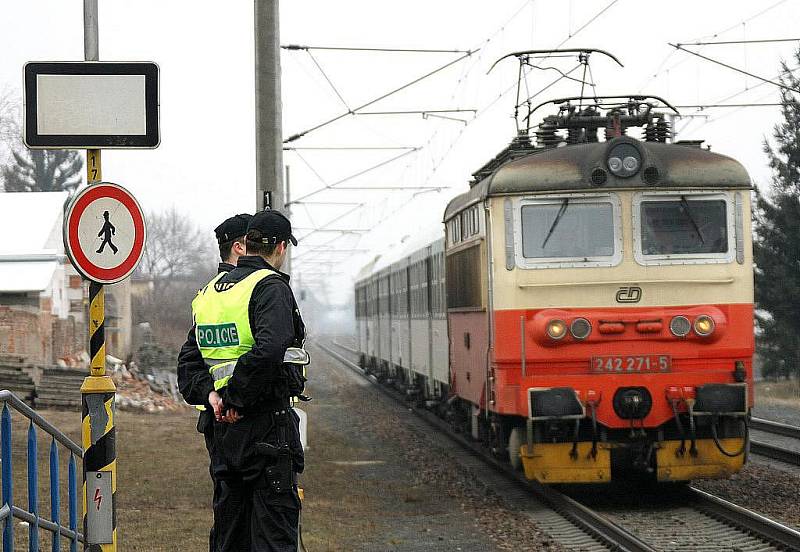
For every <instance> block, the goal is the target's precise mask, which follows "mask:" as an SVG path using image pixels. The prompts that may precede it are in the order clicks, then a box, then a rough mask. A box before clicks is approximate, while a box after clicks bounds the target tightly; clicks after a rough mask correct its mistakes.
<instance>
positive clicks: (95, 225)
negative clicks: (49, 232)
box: [64, 182, 145, 284]
mask: <svg viewBox="0 0 800 552" xmlns="http://www.w3.org/2000/svg"><path fill="white" fill-rule="evenodd" d="M144 243H145V224H144V215H143V214H142V209H141V207H139V203H138V202H137V201H136V199H135V198H134V197H133V196H132V195H131V193H130V192H128V190H126V189H125V188H123V187H122V186H119V185H118V184H112V183H110V182H100V183H98V184H92V185H90V186H87V187H86V188H84V189H83V190H82V191H81V192H79V193H78V194H77V195H76V196H75V197H74V198H73V199H72V201H71V202H70V204H69V207H67V213H66V215H65V216H64V246H65V248H66V250H67V255H69V258H70V260H71V261H72V264H73V265H74V266H75V268H76V269H77V270H78V272H80V273H81V274H83V275H84V276H85V277H86V278H88V279H90V280H93V281H95V282H99V283H101V284H113V283H115V282H119V281H120V280H124V279H125V278H127V277H128V276H129V275H130V273H131V272H133V270H134V269H135V268H136V265H137V264H139V260H140V259H141V258H142V253H144Z"/></svg>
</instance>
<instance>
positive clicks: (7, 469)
mask: <svg viewBox="0 0 800 552" xmlns="http://www.w3.org/2000/svg"><path fill="white" fill-rule="evenodd" d="M0 403H2V404H3V410H2V413H0V476H2V495H3V496H2V498H3V502H2V507H0V522H2V524H3V549H2V551H3V552H13V550H14V518H17V519H21V520H23V521H26V522H27V523H28V550H29V552H40V549H39V529H44V530H45V531H49V532H50V533H52V535H53V540H52V543H53V545H52V551H53V552H59V551H60V550H61V537H64V538H65V539H67V542H68V543H69V550H70V552H77V551H78V543H79V542H81V543H82V542H84V538H83V534H82V533H80V532H79V531H78V479H77V468H76V464H77V460H76V458H83V450H82V449H81V447H80V446H79V445H77V444H76V443H75V442H74V441H72V440H71V439H70V438H69V437H67V436H66V435H65V434H64V433H63V432H61V431H59V430H58V428H56V427H55V426H54V425H52V424H51V423H50V422H48V421H47V420H45V419H44V418H42V416H40V415H39V414H38V413H37V412H36V411H35V410H33V409H32V408H31V407H29V406H28V405H27V404H25V403H24V402H23V401H22V400H21V399H20V398H19V397H17V396H16V395H14V393H12V392H11V391H0ZM12 409H13V410H16V411H17V412H19V413H20V414H22V415H23V416H24V417H25V418H27V419H28V509H27V510H23V509H22V508H19V507H18V506H15V505H14V484H13V460H12V455H11V410H12ZM37 428H39V429H41V430H42V431H44V432H45V433H46V434H48V435H50V437H51V439H50V481H49V483H50V519H46V518H43V517H41V516H40V514H39V465H38V462H37V459H38V444H37ZM59 446H63V447H64V448H65V449H66V451H67V452H68V453H69V463H68V474H67V485H68V497H67V499H68V508H69V522H68V523H69V525H68V526H64V525H61V490H60V489H61V484H60V483H61V481H60V475H59V472H60V469H59Z"/></svg>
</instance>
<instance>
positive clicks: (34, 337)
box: [0, 192, 131, 364]
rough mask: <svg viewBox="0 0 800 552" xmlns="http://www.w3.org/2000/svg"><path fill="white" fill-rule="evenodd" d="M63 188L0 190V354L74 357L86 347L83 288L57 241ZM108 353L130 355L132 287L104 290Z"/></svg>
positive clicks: (39, 359) (38, 359)
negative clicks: (43, 190) (28, 190)
mask: <svg viewBox="0 0 800 552" xmlns="http://www.w3.org/2000/svg"><path fill="white" fill-rule="evenodd" d="M68 197H69V196H68V194H67V192H29V193H3V194H0V355H2V354H14V355H18V356H22V357H24V359H25V360H26V362H29V363H35V364H53V363H56V362H58V361H59V360H64V361H66V362H68V363H72V362H75V361H76V360H77V359H79V358H80V356H81V353H82V352H84V351H85V350H86V348H87V347H86V339H87V338H86V336H87V333H86V309H87V306H86V304H87V301H86V285H85V284H84V282H83V280H82V278H81V277H80V276H79V275H78V273H77V272H76V271H75V269H74V268H73V267H72V265H71V264H70V263H69V260H68V259H67V257H66V255H65V253H64V245H63V241H62V225H63V213H64V204H65V202H66V201H67V199H68ZM106 297H107V298H108V299H107V302H108V308H107V322H106V327H107V341H108V344H107V351H108V353H109V354H112V355H114V356H117V357H119V358H122V359H125V358H126V357H127V355H128V353H129V352H130V351H129V349H130V333H131V331H130V324H131V322H130V319H131V308H130V285H129V284H127V283H123V284H121V285H116V286H109V287H108V293H107V294H106Z"/></svg>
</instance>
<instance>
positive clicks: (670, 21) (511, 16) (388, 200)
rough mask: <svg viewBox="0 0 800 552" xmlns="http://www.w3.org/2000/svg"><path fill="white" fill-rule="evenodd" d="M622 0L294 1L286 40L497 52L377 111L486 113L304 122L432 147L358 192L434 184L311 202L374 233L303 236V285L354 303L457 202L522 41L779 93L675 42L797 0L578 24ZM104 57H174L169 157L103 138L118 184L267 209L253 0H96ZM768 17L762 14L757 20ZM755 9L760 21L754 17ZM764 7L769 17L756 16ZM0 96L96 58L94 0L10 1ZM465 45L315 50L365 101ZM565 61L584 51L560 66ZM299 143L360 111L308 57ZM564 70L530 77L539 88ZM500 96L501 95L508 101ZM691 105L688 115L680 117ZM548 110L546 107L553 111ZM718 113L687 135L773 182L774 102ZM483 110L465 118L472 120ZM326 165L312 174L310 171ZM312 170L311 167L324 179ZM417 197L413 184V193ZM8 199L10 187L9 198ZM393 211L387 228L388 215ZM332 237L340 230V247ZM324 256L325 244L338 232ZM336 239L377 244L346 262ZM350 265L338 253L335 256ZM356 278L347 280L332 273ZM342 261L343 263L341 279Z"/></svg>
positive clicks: (314, 212) (164, 85)
mask: <svg viewBox="0 0 800 552" xmlns="http://www.w3.org/2000/svg"><path fill="white" fill-rule="evenodd" d="M610 3H611V1H610V0H571V1H569V0H535V1H528V2H523V1H522V0H498V1H496V2H491V3H490V2H485V1H472V0H466V1H465V0H461V1H456V0H439V1H437V2H430V1H421V0H406V1H405V2H402V3H397V2H393V3H389V2H375V1H359V0H337V1H336V2H330V1H321V0H292V1H291V2H289V1H287V0H284V2H282V6H281V10H282V12H281V34H282V37H281V42H282V43H283V44H290V43H291V44H306V45H321V46H332V45H339V46H366V47H376V46H387V47H400V48H443V49H468V48H477V47H481V48H482V49H481V50H480V51H479V52H477V53H476V54H475V55H473V56H472V57H470V58H469V59H467V60H465V61H463V62H460V63H458V64H455V65H453V66H452V67H451V68H449V69H447V70H446V71H443V72H441V73H439V74H437V75H436V76H435V77H433V78H431V79H428V80H426V81H423V82H422V83H420V84H419V85H417V86H414V87H412V88H410V89H408V90H406V91H404V92H403V93H401V94H398V95H396V96H392V97H391V98H388V99H386V100H384V101H382V102H380V103H378V104H376V105H374V106H372V107H371V108H370V109H371V110H376V111H377V110H380V111H387V110H413V109H452V108H466V109H478V110H479V111H478V117H477V118H476V119H475V120H474V121H470V122H469V124H468V125H464V124H463V123H460V122H457V121H450V120H444V119H435V118H428V119H423V118H422V117H421V116H419V115H416V116H410V115H409V116H357V117H347V118H345V119H343V120H342V121H340V122H338V123H336V124H334V125H330V126H328V127H326V128H324V129H321V130H319V131H316V132H314V133H311V134H309V135H308V136H306V137H305V138H303V139H301V140H298V141H296V142H294V143H292V145H293V146H298V147H330V146H373V147H375V146H381V147H394V146H413V147H421V148H422V149H421V150H419V151H418V152H416V153H413V154H411V155H407V156H405V157H403V158H401V159H399V160H397V161H394V162H392V163H389V164H387V165H386V166H385V167H383V168H382V169H380V170H376V171H371V172H368V173H366V174H364V175H363V176H361V177H358V178H356V179H353V180H351V181H349V182H347V183H346V184H342V185H341V186H340V187H346V186H365V187H366V186H406V187H419V186H435V187H443V188H445V189H443V190H439V191H428V192H426V193H420V192H421V190H409V191H393V192H390V191H387V190H376V191H356V190H342V191H325V192H322V193H319V194H316V195H314V196H313V198H309V200H312V199H313V200H315V201H335V202H344V203H364V204H365V205H364V207H362V208H359V209H356V210H354V211H353V212H352V213H350V214H349V215H345V216H344V217H343V218H342V219H341V221H340V222H338V223H336V224H335V225H333V227H340V228H342V227H346V228H373V227H375V226H376V225H377V227H376V228H375V229H374V230H373V231H371V232H370V233H367V234H364V235H363V237H361V238H359V237H357V236H349V237H343V238H336V236H335V235H334V234H327V233H322V232H317V233H315V234H313V235H309V236H308V237H307V238H305V239H303V235H304V234H306V233H307V231H305V230H304V231H299V232H297V234H298V237H300V238H301V241H302V243H301V245H300V247H298V248H297V250H296V252H295V253H296V254H297V256H298V261H299V260H301V259H302V260H303V261H305V264H302V263H301V264H299V265H298V269H297V270H296V273H298V274H299V275H300V278H301V280H303V281H304V282H305V283H307V284H309V285H310V283H311V281H312V279H314V278H324V279H326V280H328V281H329V282H330V283H331V287H330V292H331V299H333V300H342V299H343V298H344V296H345V293H344V290H346V289H348V288H349V287H350V286H349V282H350V276H349V275H351V274H353V273H355V272H356V271H357V269H358V268H359V267H360V266H361V265H363V264H364V263H365V262H366V261H367V260H368V259H369V258H371V256H373V255H374V254H375V253H376V252H378V251H383V250H385V249H386V248H387V247H388V246H389V245H390V244H394V243H397V242H398V241H399V240H400V239H401V238H402V237H403V236H404V235H407V234H410V233H412V232H416V231H419V230H421V229H424V228H425V227H428V226H431V225H434V226H435V225H436V223H437V222H439V221H440V219H441V213H442V209H443V206H444V205H445V204H446V202H447V200H448V199H449V198H451V197H452V196H453V195H455V194H457V193H461V192H463V191H464V190H466V189H467V181H468V178H469V174H470V173H471V172H473V171H474V170H476V169H477V168H479V166H480V165H482V164H483V163H484V162H485V161H486V160H488V159H490V158H491V157H493V156H494V155H495V154H496V153H497V152H498V151H499V149H501V148H502V147H503V146H504V145H505V144H506V143H507V142H508V141H509V140H510V139H511V138H512V137H513V134H514V124H513V119H511V117H510V114H511V111H512V107H513V94H506V95H505V96H503V97H500V96H501V94H502V93H503V92H504V91H506V90H508V89H509V88H510V87H511V86H512V84H513V83H514V79H515V74H516V64H515V62H513V61H507V62H504V63H503V64H502V65H500V66H499V67H498V68H497V69H496V70H494V71H493V72H492V73H490V74H488V75H487V73H486V72H487V69H488V67H489V66H490V65H491V63H492V62H494V60H495V59H497V58H499V57H500V56H502V55H504V54H505V53H508V52H510V51H513V50H519V49H526V48H545V47H554V46H556V45H558V44H560V43H561V42H562V41H564V40H565V39H567V38H568V37H570V35H575V33H576V32H577V35H575V36H574V37H573V38H570V39H569V40H567V42H566V43H565V44H564V45H563V47H569V46H573V47H575V46H582V47H586V46H592V47H597V48H603V49H606V50H609V51H611V52H612V53H614V54H616V55H617V56H618V57H619V58H620V59H621V61H622V62H623V63H624V64H625V68H619V67H617V66H615V65H614V64H613V63H611V62H609V61H608V60H605V59H603V58H602V57H599V56H596V57H594V58H593V63H592V69H593V76H594V79H595V81H596V82H597V92H598V93H601V94H613V93H633V92H649V93H653V94H657V95H660V96H663V97H665V98H667V99H668V100H670V101H671V102H673V103H676V104H695V103H717V102H719V101H721V100H725V98H727V97H729V96H732V95H733V94H737V95H736V96H735V97H732V98H731V99H730V100H726V101H727V102H729V103H745V102H754V101H755V102H775V101H777V100H778V91H777V89H776V88H775V87H773V86H771V85H767V84H763V85H762V84H761V83H760V81H758V80H756V79H753V78H751V77H745V76H744V75H741V74H737V73H735V72H732V71H730V70H728V69H724V68H722V67H719V66H715V65H713V64H710V63H708V62H706V61H703V60H700V59H697V58H694V57H692V56H689V55H688V54H685V53H682V52H674V53H671V50H672V49H671V48H670V47H669V46H668V45H667V42H668V41H669V42H676V41H678V42H688V41H692V40H695V39H698V38H703V37H705V38H709V39H711V38H712V36H713V35H715V34H716V35H717V38H716V40H737V39H742V38H747V39H751V40H752V39H761V38H793V37H797V36H798V31H797V28H798V25H797V24H798V22H800V0H783V1H782V2H779V1H777V0H765V1H761V2H745V1H741V0H737V1H732V0H705V1H703V2H697V1H688V0H673V1H672V2H669V3H664V2H656V1H654V0H639V1H634V0H618V1H617V2H615V3H613V5H612V6H611V7H610V8H609V9H608V10H607V11H606V12H604V13H603V14H602V15H601V16H600V17H598V18H597V19H596V20H595V21H594V22H593V23H591V24H590V25H588V26H587V27H585V28H583V29H581V27H582V26H583V25H584V24H585V23H586V22H587V21H589V20H590V19H591V18H592V17H593V16H595V15H596V14H597V13H598V12H600V11H601V10H602V9H603V8H604V7H606V6H608V5H609V4H610ZM100 4H101V5H100V59H101V60H107V61H124V60H148V61H149V60H152V61H155V62H157V63H158V64H159V65H160V67H161V134H162V141H161V146H160V147H159V148H158V149H157V150H154V151H150V150H145V151H108V152H106V153H105V154H104V156H103V163H104V165H103V172H104V177H105V179H106V180H109V181H113V182H118V183H120V184H122V185H124V186H126V187H128V188H129V189H130V190H131V191H132V192H133V193H134V194H135V195H136V196H137V197H138V198H139V200H140V202H141V203H142V205H143V206H144V208H145V209H156V210H157V209H163V208H167V207H169V206H170V205H172V204H175V205H176V206H177V207H178V209H179V210H181V211H182V212H185V213H186V214H188V215H190V216H191V217H192V218H193V219H194V220H195V221H196V222H197V223H198V224H199V225H201V227H202V228H204V229H206V230H208V232H209V239H212V234H211V233H210V231H211V229H212V228H213V227H214V226H216V224H217V223H218V222H219V221H220V220H221V219H223V218H225V217H227V216H229V215H231V214H234V213H236V212H240V211H252V209H253V208H254V206H255V205H254V197H255V194H254V178H255V170H254V164H255V161H254V158H255V153H254V132H255V131H254V123H253V106H254V95H253V30H252V27H253V22H252V11H253V3H252V2H251V1H244V0H238V1H232V2H210V1H189V0H169V1H166V0H160V1H154V0H137V1H136V2H133V1H127V2H123V1H122V0H103V1H101V2H100ZM760 12H763V13H760ZM759 13H760V14H759ZM754 16H755V17H754ZM796 47H797V43H796V42H794V43H777V44H764V45H760V44H751V45H748V46H746V47H745V46H742V45H735V46H706V47H703V48H697V51H700V52H702V53H703V54H704V55H707V56H710V57H714V58H717V59H720V60H722V61H725V62H726V63H729V64H731V65H736V66H738V67H742V68H746V69H747V70H748V71H750V72H753V73H756V74H758V75H762V76H765V77H768V78H774V77H775V76H776V75H777V73H778V70H779V67H778V64H779V61H780V60H781V59H789V58H790V56H791V53H792V50H793V48H796ZM0 51H2V52H3V55H2V56H0V89H2V88H3V87H6V86H10V87H12V88H15V89H17V90H18V89H20V87H21V74H22V65H23V64H24V63H25V62H26V61H29V60H37V61H46V60H65V61H66V60H69V61H73V60H80V59H82V58H83V41H82V2H81V1H80V0H68V1H65V0H29V1H26V2H22V1H16V2H6V5H5V6H4V8H3V17H2V18H1V19H0ZM456 56H457V54H396V53H345V52H330V51H318V52H314V57H315V59H316V61H317V63H319V65H320V66H321V67H322V68H323V69H324V70H325V72H326V74H327V76H328V78H330V80H331V81H332V82H333V83H334V85H335V86H336V88H337V89H338V91H339V93H340V94H341V96H342V97H343V98H344V100H345V102H346V103H347V105H348V106H351V107H352V106H356V105H359V104H361V103H364V102H366V101H369V100H371V99H373V98H374V97H377V96H379V95H381V94H382V93H384V92H386V91H389V90H391V89H392V88H394V87H396V86H399V85H401V84H403V83H405V82H407V81H410V80H412V79H413V78H416V77H418V76H420V75H422V74H424V73H426V72H428V71H430V70H432V69H434V68H436V67H438V66H440V65H442V64H444V63H446V62H447V61H449V60H452V59H454V58H455V57H456ZM552 62H553V64H554V65H556V66H558V67H559V68H561V69H562V70H569V69H571V68H572V67H573V66H574V64H575V61H574V60H572V59H559V60H552ZM282 63H283V83H282V84H283V104H284V122H283V126H284V136H289V135H290V134H294V133H296V132H298V131H301V130H304V129H306V128H309V127H311V126H314V125H315V124H317V123H319V122H322V121H324V120H326V119H328V118H330V117H332V116H334V115H337V114H339V113H340V112H342V110H346V108H345V107H344V106H343V105H342V102H341V100H339V99H338V98H337V96H336V95H335V94H334V92H333V90H332V89H331V87H330V85H329V84H328V83H327V82H326V80H325V78H324V77H323V76H322V74H321V73H320V71H319V68H318V67H317V66H316V65H315V64H314V61H313V60H312V59H311V57H310V56H309V55H308V53H305V52H294V51H292V52H284V54H283V58H282ZM556 76H557V74H556V73H555V72H554V71H547V72H544V71H536V72H533V73H531V74H530V76H529V78H528V84H529V87H530V90H531V91H535V90H538V89H540V88H542V87H543V86H544V85H545V84H547V83H549V82H551V81H552V80H553V79H554V78H555V77H556ZM576 86H577V85H576V84H575V83H570V82H568V81H562V82H561V83H559V84H558V85H556V86H554V87H553V88H551V89H550V90H548V91H547V92H545V93H544V94H542V95H541V96H539V97H537V99H540V100H542V101H543V100H546V99H549V98H555V97H559V96H565V95H572V94H575V93H576V92H577V91H578V90H577V88H576ZM498 98H499V99H498ZM682 111H683V113H684V114H690V113H693V110H691V109H684V110H682ZM542 114H546V113H545V112H542ZM705 114H707V115H708V118H707V119H700V118H694V119H686V120H684V121H682V122H681V123H680V127H683V126H684V125H686V128H684V129H683V130H682V133H681V135H680V138H683V139H705V140H706V143H708V144H711V146H712V147H713V149H714V151H717V152H721V153H725V154H727V155H731V156H732V157H735V158H737V159H739V160H740V161H741V162H743V163H744V165H745V166H746V167H747V169H748V170H749V171H750V173H751V175H752V176H753V178H754V180H755V181H756V182H757V183H759V184H761V183H766V182H767V181H768V179H769V172H768V170H767V167H766V166H765V159H764V156H763V153H762V151H761V141H762V139H763V137H764V136H765V135H768V134H769V133H770V132H771V127H772V126H773V125H774V124H775V123H776V122H777V121H778V118H779V111H778V109H777V108H766V107H759V108H750V109H742V110H733V109H724V110H723V109H718V110H709V111H707V112H705ZM458 116H460V117H463V118H464V119H472V116H471V115H470V114H463V115H458ZM399 153H402V152H401V151H399V150H397V151H389V150H385V151H369V152H364V151H360V152H343V151H333V152H331V151H319V150H308V151H302V152H300V154H301V155H302V158H301V157H300V156H298V154H297V153H296V152H285V156H284V162H285V163H286V164H287V165H289V166H290V167H291V183H292V190H291V194H292V196H293V197H300V196H301V195H305V194H307V193H309V192H312V191H314V190H316V189H318V188H320V187H322V186H324V185H325V184H331V183H333V182H336V181H337V180H340V179H343V178H345V177H347V176H349V175H352V174H355V173H357V172H359V171H361V170H363V169H366V168H368V167H370V166H372V165H375V164H377V163H380V162H382V161H385V160H388V159H390V158H391V157H393V156H396V155H398V154H399ZM312 169H313V170H312ZM315 173H316V174H315ZM414 194H417V195H416V196H415V195H414ZM0 200H2V198H0ZM353 207H354V206H353V205H308V206H295V207H294V208H293V213H292V214H293V220H294V223H295V226H298V227H303V228H312V227H317V226H321V225H324V224H325V223H327V222H328V221H330V220H332V219H334V218H336V217H339V216H342V215H344V214H345V213H346V212H347V211H348V210H351V209H353ZM379 223H380V224H379ZM332 240H333V241H332ZM326 242H330V243H329V244H327V245H324V246H323V247H322V248H320V249H314V245H315V244H316V245H317V246H318V247H319V246H320V245H322V244H326ZM332 247H338V248H344V249H366V250H368V251H367V252H363V253H358V254H356V253H353V254H351V255H349V256H346V255H335V254H332V253H330V252H329V251H326V250H329V249H331V248H332ZM339 259H341V260H343V262H339V263H337V264H335V265H330V264H322V262H321V261H324V260H339ZM338 272H342V273H344V274H343V275H342V276H336V275H335V273H338ZM331 273H334V274H333V275H332V274H331ZM337 287H338V288H339V291H336V288H337Z"/></svg>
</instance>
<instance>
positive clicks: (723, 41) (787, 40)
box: [677, 38, 800, 46]
mask: <svg viewBox="0 0 800 552" xmlns="http://www.w3.org/2000/svg"><path fill="white" fill-rule="evenodd" d="M798 41H800V38H764V39H760V40H720V41H716V42H678V43H677V45H678V46H716V45H723V44H766V43H770V42H798Z"/></svg>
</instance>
